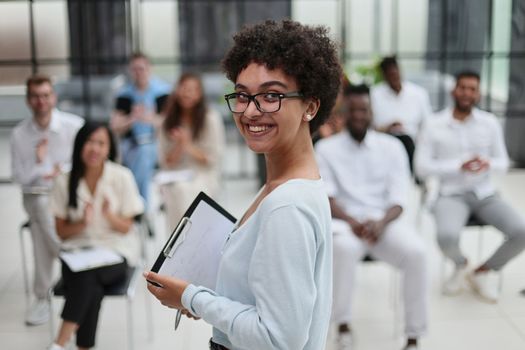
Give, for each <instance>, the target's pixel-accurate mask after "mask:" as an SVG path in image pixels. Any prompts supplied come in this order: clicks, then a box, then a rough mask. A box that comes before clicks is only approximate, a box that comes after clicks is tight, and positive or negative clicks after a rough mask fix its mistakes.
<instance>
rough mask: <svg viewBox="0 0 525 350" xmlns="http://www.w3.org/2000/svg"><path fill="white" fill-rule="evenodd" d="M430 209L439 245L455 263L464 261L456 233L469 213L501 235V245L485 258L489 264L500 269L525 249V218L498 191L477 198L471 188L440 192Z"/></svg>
mask: <svg viewBox="0 0 525 350" xmlns="http://www.w3.org/2000/svg"><path fill="white" fill-rule="evenodd" d="M433 212H434V217H435V219H436V226H437V240H438V243H439V247H440V248H441V250H442V251H443V253H444V254H445V255H446V256H447V257H449V258H450V259H452V261H453V262H454V263H455V264H456V265H463V264H465V263H466V262H467V259H466V258H465V257H464V256H463V254H462V253H461V250H460V247H459V235H460V233H461V230H462V229H463V227H465V225H466V223H467V221H468V218H469V217H470V215H475V216H476V217H477V218H478V219H479V220H481V221H482V222H484V223H486V224H488V225H492V226H494V227H496V228H497V229H498V230H500V231H501V232H502V233H503V235H504V241H503V243H502V244H501V246H500V247H499V248H498V249H497V250H496V251H495V252H494V254H493V255H492V256H491V257H490V258H489V259H488V260H487V261H486V262H485V266H487V267H488V268H490V269H492V270H496V271H498V270H500V269H501V268H502V267H503V266H504V265H505V264H506V263H507V262H509V261H510V260H511V259H512V258H514V257H515V256H516V255H518V254H519V253H520V252H521V251H523V249H525V220H524V219H523V217H522V215H520V214H519V213H518V212H517V211H516V210H514V209H513V208H512V207H511V206H510V205H508V204H507V203H506V202H504V201H503V200H502V199H501V198H500V196H499V195H493V196H490V197H487V198H484V199H478V198H477V197H476V195H475V194H474V193H473V192H467V193H465V194H462V195H453V196H440V197H439V198H438V199H437V202H436V204H435V206H434V210H433Z"/></svg>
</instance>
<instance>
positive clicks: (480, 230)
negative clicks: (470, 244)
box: [478, 226, 485, 263]
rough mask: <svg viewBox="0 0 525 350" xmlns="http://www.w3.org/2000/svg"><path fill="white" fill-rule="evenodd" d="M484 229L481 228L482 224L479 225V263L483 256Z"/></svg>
mask: <svg viewBox="0 0 525 350" xmlns="http://www.w3.org/2000/svg"><path fill="white" fill-rule="evenodd" d="M484 235H485V231H484V230H483V226H480V227H479V238H478V262H479V263H481V259H482V258H483V239H484Z"/></svg>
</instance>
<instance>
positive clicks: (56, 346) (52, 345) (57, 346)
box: [47, 343, 65, 350]
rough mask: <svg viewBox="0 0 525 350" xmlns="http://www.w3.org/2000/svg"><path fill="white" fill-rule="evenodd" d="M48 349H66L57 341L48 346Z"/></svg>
mask: <svg viewBox="0 0 525 350" xmlns="http://www.w3.org/2000/svg"><path fill="white" fill-rule="evenodd" d="M47 350H65V348H64V347H62V346H60V345H58V344H56V343H53V344H51V345H50V346H49V347H48V348H47Z"/></svg>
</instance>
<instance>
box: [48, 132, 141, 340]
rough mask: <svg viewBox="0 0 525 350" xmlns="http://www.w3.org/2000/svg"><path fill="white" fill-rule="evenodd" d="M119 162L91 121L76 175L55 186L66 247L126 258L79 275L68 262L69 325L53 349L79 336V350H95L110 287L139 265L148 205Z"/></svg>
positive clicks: (80, 144) (79, 140)
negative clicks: (140, 231)
mask: <svg viewBox="0 0 525 350" xmlns="http://www.w3.org/2000/svg"><path fill="white" fill-rule="evenodd" d="M115 157H116V147H115V141H114V139H113V136H112V134H111V132H110V130H109V129H108V127H107V126H106V125H105V124H103V123H96V122H88V123H86V124H85V125H84V126H83V127H82V128H81V129H80V130H79V132H78V134H77V136H76V138H75V144H74V148H73V159H72V169H71V172H70V173H67V174H63V175H61V176H60V177H59V178H58V179H57V181H56V182H55V186H54V188H53V191H52V196H51V207H52V211H53V213H54V215H55V221H56V228H57V233H58V236H59V237H60V238H61V239H62V241H63V247H64V248H65V249H74V248H86V247H93V248H100V249H105V251H106V252H107V250H111V251H113V252H115V253H117V254H118V255H120V256H121V257H122V258H121V259H120V262H118V263H116V262H115V261H114V262H113V263H112V264H111V265H107V263H106V264H103V265H102V266H98V267H94V266H93V265H91V266H90V265H89V262H86V266H84V268H82V266H77V267H76V268H74V269H75V270H78V269H80V270H79V271H73V268H71V267H70V266H68V264H67V263H65V262H64V261H67V260H65V259H63V261H62V278H63V280H64V287H65V303H64V309H63V311H62V319H63V322H62V325H61V327H60V330H59V333H58V336H57V338H56V340H55V343H54V344H52V345H51V347H50V348H49V349H50V350H61V349H63V348H64V347H65V346H66V344H67V343H68V342H69V340H70V338H71V336H72V335H73V334H74V333H76V340H77V346H78V348H79V349H88V348H91V347H93V346H94V345H95V333H96V329H97V322H98V313H99V310H100V306H101V302H102V298H103V296H104V295H103V293H104V286H107V285H111V284H113V283H117V282H119V281H120V280H122V279H123V278H124V277H125V274H126V270H127V268H128V266H132V265H134V264H136V263H137V259H138V255H139V248H140V247H139V244H140V242H139V240H138V236H137V233H136V232H135V230H134V225H133V224H134V220H133V219H134V217H135V216H137V215H139V214H141V213H142V212H143V208H144V205H143V201H142V198H141V197H140V194H139V192H138V188H137V185H136V184H135V181H134V179H133V175H132V174H131V171H129V170H128V169H127V168H124V167H123V166H121V165H118V164H116V163H114V162H113V161H114V159H115ZM100 264H101V263H100V262H99V265H100ZM86 268H87V269H86ZM85 269H86V270H85Z"/></svg>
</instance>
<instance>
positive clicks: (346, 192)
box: [316, 85, 427, 350]
mask: <svg viewBox="0 0 525 350" xmlns="http://www.w3.org/2000/svg"><path fill="white" fill-rule="evenodd" d="M344 95H345V97H344V105H343V106H344V111H345V112H344V115H345V119H346V129H347V130H343V131H341V132H340V133H338V134H336V135H334V136H331V137H328V138H326V139H322V140H320V141H319V142H318V143H317V144H316V153H317V159H318V163H319V169H320V172H321V176H322V178H323V180H324V182H325V183H326V187H327V192H328V196H329V197H330V198H329V199H330V206H331V210H332V216H333V218H334V225H333V230H334V237H333V242H334V243H333V244H334V253H333V254H334V301H333V308H332V321H333V322H334V323H336V324H337V325H338V327H339V335H338V339H337V342H338V350H347V349H351V338H352V335H351V331H350V322H351V321H352V294H353V289H354V282H355V281H354V277H355V270H356V268H357V266H358V265H359V263H360V261H361V260H362V258H363V257H364V256H365V255H366V254H371V255H372V256H373V257H374V258H377V259H380V260H383V261H385V262H387V263H389V264H391V265H393V266H394V267H396V268H398V269H399V270H401V272H402V273H403V286H402V290H403V300H404V306H405V320H406V326H405V334H406V337H407V345H406V349H411V350H412V349H417V341H418V338H419V337H420V336H422V335H423V333H424V332H425V331H426V328H427V269H426V258H425V247H424V244H423V242H422V240H421V239H420V238H419V237H418V236H417V235H416V234H415V232H414V230H413V228H412V226H411V225H410V224H408V223H406V222H404V220H402V219H401V218H400V216H401V213H402V212H403V208H404V207H405V206H406V204H407V203H406V202H407V198H406V197H407V192H408V188H409V184H410V174H409V166H408V160H407V155H406V152H405V150H404V149H403V146H402V144H401V143H400V142H399V141H398V140H397V139H395V138H394V137H392V136H390V135H386V134H383V133H378V132H376V131H373V130H370V129H369V127H370V124H371V121H372V112H371V108H370V99H369V91H368V87H366V86H364V85H362V86H350V87H348V88H347V89H345V91H344Z"/></svg>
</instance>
